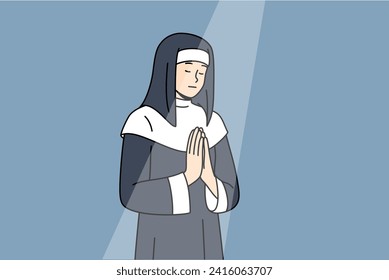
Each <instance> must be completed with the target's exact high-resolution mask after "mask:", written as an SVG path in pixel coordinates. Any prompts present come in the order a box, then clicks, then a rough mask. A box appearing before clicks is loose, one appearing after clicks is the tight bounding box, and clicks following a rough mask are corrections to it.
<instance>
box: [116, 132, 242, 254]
mask: <svg viewBox="0 0 389 280" xmlns="http://www.w3.org/2000/svg"><path fill="white" fill-rule="evenodd" d="M210 156H211V161H212V166H213V170H214V173H215V176H216V177H217V178H218V179H219V180H220V181H222V182H223V185H224V187H225V189H226V194H227V211H229V210H231V209H233V208H234V207H235V206H236V204H237V203H238V200H239V186H238V180H237V176H236V170H235V166H234V162H233V158H232V155H231V150H230V146H229V143H228V140H227V136H225V137H224V138H223V139H221V140H220V141H219V142H218V143H217V144H216V145H214V146H213V147H212V148H211V149H210ZM185 164H186V153H185V152H183V151H178V150H175V149H172V148H169V147H166V146H163V145H161V144H159V143H156V142H154V141H151V140H149V139H146V138H144V137H141V136H138V135H134V134H124V139H123V147H122V159H121V175H120V199H121V202H122V204H123V205H124V206H125V207H126V208H128V209H130V210H132V211H135V212H138V213H139V216H138V229H137V238H136V249H135V259H223V247H222V240H221V234H220V225H219V215H218V214H217V213H214V212H212V211H211V210H209V209H208V207H207V204H206V198H205V190H206V188H207V187H206V186H205V184H204V183H203V181H201V179H198V180H197V181H196V182H195V183H193V184H192V185H190V186H189V196H190V213H187V214H173V200H172V194H171V188H170V185H169V180H168V177H170V176H174V175H177V174H179V173H182V172H184V171H185Z"/></svg>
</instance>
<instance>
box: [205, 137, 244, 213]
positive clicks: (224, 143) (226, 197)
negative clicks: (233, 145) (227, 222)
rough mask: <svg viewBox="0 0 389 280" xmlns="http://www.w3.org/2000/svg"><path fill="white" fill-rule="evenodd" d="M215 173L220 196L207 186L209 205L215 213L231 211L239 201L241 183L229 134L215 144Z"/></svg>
mask: <svg viewBox="0 0 389 280" xmlns="http://www.w3.org/2000/svg"><path fill="white" fill-rule="evenodd" d="M214 173H215V176H216V181H217V187H218V197H217V198H216V197H215V196H214V195H213V194H212V193H211V191H210V190H209V189H208V188H206V202H207V206H208V208H209V209H210V210H211V211H213V212H215V213H222V212H226V211H230V210H232V209H233V208H234V207H235V206H236V205H237V204H238V201H239V183H238V178H237V174H236V169H235V164H234V160H233V158H232V153H231V149H230V145H229V143H228V139H227V136H225V137H224V138H223V139H222V140H221V141H220V142H219V143H218V144H216V146H215V163H214Z"/></svg>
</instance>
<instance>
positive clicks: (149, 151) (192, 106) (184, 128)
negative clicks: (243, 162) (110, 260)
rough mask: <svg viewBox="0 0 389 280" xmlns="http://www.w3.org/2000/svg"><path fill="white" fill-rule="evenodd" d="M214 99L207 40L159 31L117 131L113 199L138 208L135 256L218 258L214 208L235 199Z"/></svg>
mask: <svg viewBox="0 0 389 280" xmlns="http://www.w3.org/2000/svg"><path fill="white" fill-rule="evenodd" d="M213 104H214V56H213V51H212V48H211V45H210V44H209V43H208V42H207V41H205V40H204V39H203V38H201V37H199V36H196V35H193V34H188V33H175V34H172V35H170V36H168V37H166V38H165V39H164V40H162V42H161V43H160V44H159V46H158V48H157V50H156V53H155V58H154V64H153V72H152V77H151V81H150V86H149V89H148V92H147V95H146V97H145V99H144V101H143V103H142V104H141V106H140V107H139V108H137V109H136V110H134V111H133V112H132V113H131V114H130V115H129V117H128V118H127V120H126V122H125V124H124V126H123V129H122V132H121V136H122V138H123V145H122V155H121V167H120V200H121V203H122V204H123V206H124V207H126V208H127V209H129V210H131V211H135V212H137V213H138V225H137V237H136V247H135V259H223V245H222V239H221V233H220V222H219V214H220V213H223V212H226V211H230V210H232V209H233V208H234V207H235V206H236V205H237V203H238V201H239V185H238V179H237V175H236V169H235V165H234V161H233V158H232V154H231V150H230V145H229V143H228V139H227V129H226V127H225V125H224V123H223V120H222V118H221V117H220V116H219V115H218V114H217V113H216V112H214V111H213Z"/></svg>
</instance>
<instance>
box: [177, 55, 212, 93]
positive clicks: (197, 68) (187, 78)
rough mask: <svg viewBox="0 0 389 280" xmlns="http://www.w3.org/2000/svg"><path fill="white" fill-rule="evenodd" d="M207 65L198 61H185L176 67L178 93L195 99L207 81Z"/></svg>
mask: <svg viewBox="0 0 389 280" xmlns="http://www.w3.org/2000/svg"><path fill="white" fill-rule="evenodd" d="M206 72H207V65H206V64H204V63H202V62H197V61H184V62H181V63H178V64H177V65H176V91H177V92H178V93H179V94H181V95H183V96H185V97H188V98H193V97H195V96H196V95H197V94H198V93H199V92H200V90H201V88H202V87H203V85H204V81H205V74H206Z"/></svg>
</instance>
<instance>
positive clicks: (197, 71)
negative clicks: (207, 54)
mask: <svg viewBox="0 0 389 280" xmlns="http://www.w3.org/2000/svg"><path fill="white" fill-rule="evenodd" d="M198 73H199V70H196V74H195V79H196V81H195V83H197V82H198V81H199V79H198V78H197V74H198Z"/></svg>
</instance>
